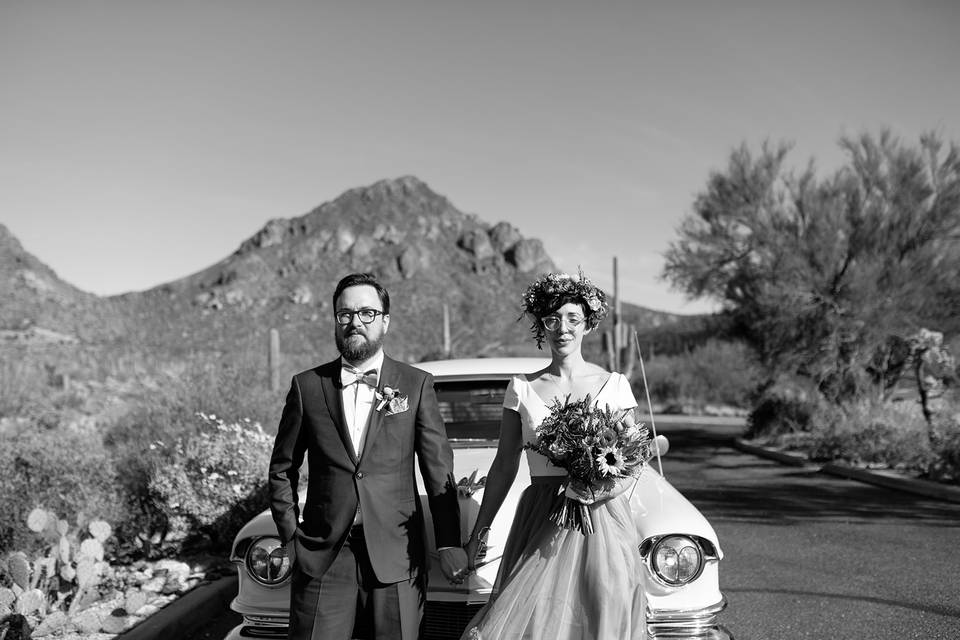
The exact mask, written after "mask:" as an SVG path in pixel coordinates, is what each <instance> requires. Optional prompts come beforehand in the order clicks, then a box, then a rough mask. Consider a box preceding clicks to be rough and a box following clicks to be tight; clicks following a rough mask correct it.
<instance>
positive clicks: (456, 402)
mask: <svg viewBox="0 0 960 640" xmlns="http://www.w3.org/2000/svg"><path fill="white" fill-rule="evenodd" d="M507 382H508V381H507V380H470V381H464V382H442V381H438V382H436V383H435V384H434V389H436V391H437V400H438V401H439V403H440V415H442V416H443V421H444V423H446V427H447V437H448V438H450V440H452V441H478V440H481V441H496V440H497V438H498V437H499V435H500V417H501V415H502V414H503V394H504V392H505V391H506V390H507Z"/></svg>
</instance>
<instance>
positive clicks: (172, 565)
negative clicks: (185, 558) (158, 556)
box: [154, 560, 193, 583]
mask: <svg viewBox="0 0 960 640" xmlns="http://www.w3.org/2000/svg"><path fill="white" fill-rule="evenodd" d="M191 573H193V570H192V569H190V565H188V564H187V563H186V562H180V561H179V560H161V561H159V562H158V563H157V565H156V567H155V568H154V575H155V576H158V575H162V574H165V575H167V576H168V577H169V576H174V577H176V578H177V579H178V580H180V582H183V583H186V582H187V578H189V577H190V574H191Z"/></svg>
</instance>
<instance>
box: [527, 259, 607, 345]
mask: <svg viewBox="0 0 960 640" xmlns="http://www.w3.org/2000/svg"><path fill="white" fill-rule="evenodd" d="M569 301H572V302H579V303H581V304H582V305H583V310H584V312H585V314H584V315H585V316H586V321H587V328H588V329H594V328H596V326H597V325H598V324H600V321H601V320H603V318H604V317H605V316H606V315H607V311H608V310H609V305H607V296H606V294H605V293H604V292H603V291H602V290H600V289H599V288H598V287H597V286H596V285H595V284H593V282H591V281H590V278H588V277H587V276H585V275H583V271H582V270H578V271H577V275H575V276H572V275H570V274H567V273H548V274H547V275H545V276H541V277H539V278H537V279H536V280H534V281H533V282H532V283H531V284H530V286H528V287H527V290H526V291H525V292H524V294H523V302H522V304H521V307H522V308H523V314H524V315H527V316H529V317H530V318H531V320H532V321H533V322H532V324H531V325H530V332H531V333H532V334H533V337H534V338H535V339H536V341H537V348H541V346H542V345H543V338H544V328H543V325H542V324H541V323H540V319H541V318H543V317H544V316H547V315H549V314H550V313H552V312H554V311H556V310H557V309H558V308H560V307H561V306H563V304H564V302H569ZM520 318H523V315H521V316H520Z"/></svg>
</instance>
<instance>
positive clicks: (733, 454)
mask: <svg viewBox="0 0 960 640" xmlns="http://www.w3.org/2000/svg"><path fill="white" fill-rule="evenodd" d="M657 426H658V429H659V431H660V432H661V433H664V434H666V435H667V436H668V437H669V438H670V440H671V450H670V453H669V455H668V456H667V457H666V458H665V459H664V465H665V466H664V471H665V473H666V475H667V477H668V478H669V479H670V480H671V482H673V484H674V485H675V486H676V487H677V488H678V489H680V491H682V492H683V493H684V495H686V496H687V498H688V499H690V500H691V502H693V503H694V504H695V505H696V506H697V507H699V508H700V510H701V511H702V512H703V513H704V514H705V515H706V516H707V518H708V519H709V520H710V522H711V523H712V524H713V526H714V528H715V529H716V531H717V534H718V536H719V537H720V544H721V546H722V547H723V550H724V553H725V558H724V561H723V563H722V564H721V568H720V586H721V589H722V590H723V591H724V593H725V594H726V596H727V599H728V600H729V603H730V604H729V607H728V610H727V612H726V613H725V614H724V616H723V620H724V623H725V625H726V626H727V628H728V629H729V630H730V631H731V632H732V633H733V634H734V636H735V638H736V639H737V640H772V639H776V640H795V639H796V640H799V639H806V638H810V639H817V640H823V639H834V638H838V639H839V638H844V639H846V638H851V639H852V638H864V639H869V640H885V639H889V640H894V639H895V640H906V639H911V638H917V639H923V640H938V639H942V640H958V639H960V589H958V585H960V549H958V545H960V504H955V503H949V502H943V501H938V500H933V499H928V498H922V497H918V496H915V495H913V494H909V493H905V492H899V491H894V490H891V489H884V488H881V487H876V486H872V485H866V484H862V483H859V482H856V481H853V480H847V479H843V478H837V477H834V476H829V475H825V474H821V473H818V472H815V471H807V470H804V469H800V468H796V467H788V466H783V465H780V464H779V463H776V462H772V461H768V460H765V459H760V458H757V457H755V456H753V455H750V454H746V453H741V452H739V451H736V450H734V449H732V448H731V447H730V446H729V437H730V436H732V435H734V434H735V433H736V432H737V430H736V428H734V427H720V426H714V427H709V428H705V427H701V426H698V427H691V426H690V425H685V424H683V423H673V422H670V423H666V422H662V421H661V422H658V424H657Z"/></svg>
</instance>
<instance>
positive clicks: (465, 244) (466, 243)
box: [457, 229, 496, 260]
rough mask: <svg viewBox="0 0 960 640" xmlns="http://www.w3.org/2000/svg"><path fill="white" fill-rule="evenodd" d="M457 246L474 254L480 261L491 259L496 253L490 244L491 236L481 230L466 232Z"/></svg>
mask: <svg viewBox="0 0 960 640" xmlns="http://www.w3.org/2000/svg"><path fill="white" fill-rule="evenodd" d="M457 246H459V247H460V248H461V249H463V250H464V251H467V252H468V253H472V254H473V255H474V256H475V257H476V258H477V259H479V260H483V259H485V258H491V257H493V256H494V255H495V253H496V252H495V251H494V250H493V245H492V244H491V243H490V236H488V235H487V234H486V233H484V232H483V231H482V230H481V229H474V230H472V231H464V232H463V235H461V236H460V239H459V240H457Z"/></svg>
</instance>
